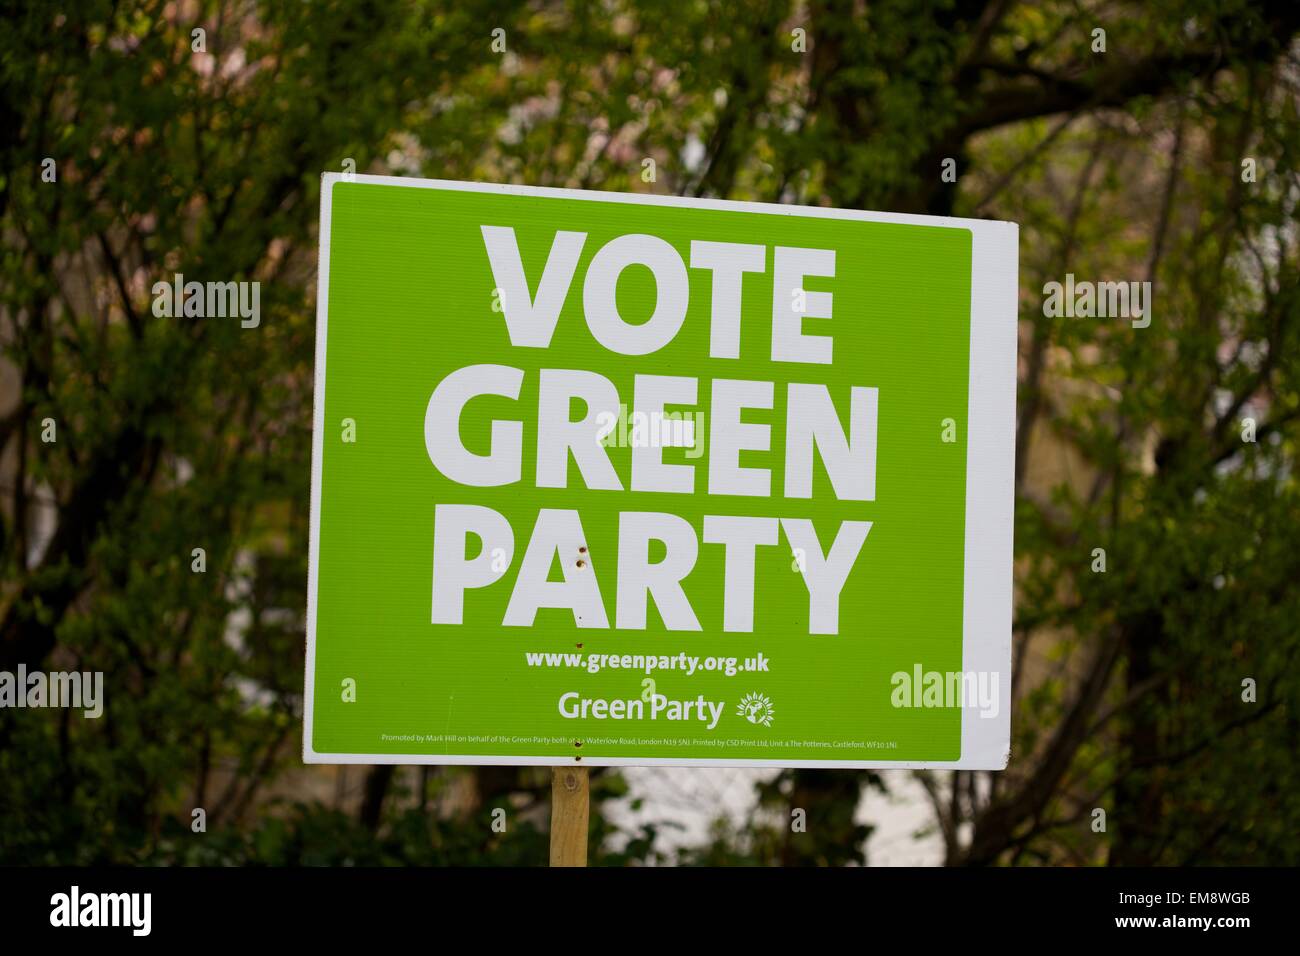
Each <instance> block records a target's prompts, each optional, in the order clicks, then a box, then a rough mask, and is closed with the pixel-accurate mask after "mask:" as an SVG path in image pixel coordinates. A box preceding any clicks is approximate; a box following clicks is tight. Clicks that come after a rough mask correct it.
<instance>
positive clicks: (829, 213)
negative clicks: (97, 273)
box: [302, 172, 1020, 770]
mask: <svg viewBox="0 0 1300 956" xmlns="http://www.w3.org/2000/svg"><path fill="white" fill-rule="evenodd" d="M338 182H357V183H362V184H369V185H376V186H406V187H411V188H415V189H444V190H460V191H466V192H481V193H498V194H503V195H508V196H540V197H550V198H557V199H578V200H586V201H594V202H616V203H618V202H622V203H640V204H644V205H652V206H684V207H688V208H693V209H719V210H723V211H727V212H754V213H764V214H767V215H777V216H806V217H812V218H825V219H856V220H860V221H863V222H884V223H899V224H907V225H918V226H939V227H946V228H963V229H968V230H970V233H971V311H970V336H971V341H970V362H969V369H970V381H969V389H970V391H969V398H968V405H967V435H966V449H967V454H966V551H965V596H964V606H963V609H962V622H963V633H962V667H963V669H964V670H965V671H966V672H967V673H975V674H980V673H984V674H990V675H992V674H996V675H997V685H996V686H997V691H998V693H997V701H998V710H997V714H996V715H995V716H991V717H985V716H983V715H981V714H980V712H979V708H978V707H977V706H974V705H968V706H966V707H964V708H963V711H962V727H961V757H960V759H958V760H922V761H916V760H752V759H731V760H729V759H725V758H688V757H603V756H599V755H596V754H583V755H582V757H581V759H578V758H576V757H568V756H554V757H540V756H529V757H513V756H497V755H468V754H334V753H320V752H318V751H317V750H315V748H313V747H312V743H311V742H312V711H313V708H314V701H315V665H316V587H317V570H318V568H319V565H320V495H321V459H322V454H323V443H324V434H325V346H326V341H327V338H328V336H327V329H328V323H329V250H330V205H331V201H332V199H333V193H334V184H335V183H338ZM1019 236H1020V227H1019V226H1018V225H1017V224H1016V223H1013V222H1001V221H998V220H989V219H961V218H956V217H946V216H915V215H909V214H905V213H888V212H866V211H862V210H856V209H831V208H828V207H824V206H793V205H783V204H779V203H761V202H738V201H734V200H725V199H691V198H686V197H682V196H659V195H652V194H648V193H616V192H600V191H597V190H581V189H558V188H552V187H544V186H512V185H503V184H498V183H468V182H456V181H452V180H445V179H415V178H407V177H402V176H371V175H364V174H360V173H356V174H347V175H344V174H342V173H335V172H327V173H323V174H322V175H321V200H320V245H319V250H318V252H319V256H318V269H317V284H316V369H315V381H314V387H313V393H312V404H313V411H312V442H311V544H310V550H309V553H308V559H307V647H306V668H305V670H306V678H305V684H304V690H303V737H302V751H303V757H302V759H303V762H304V763H307V764H410V765H415V764H451V765H461V766H474V765H498V766H576V765H585V766H590V767H807V768H828V769H829V768H840V769H862V770H919V769H929V770H942V769H948V770H1003V769H1005V768H1006V766H1007V762H1008V760H1009V759H1010V733H1011V706H1010V705H1011V603H1012V561H1013V552H1012V547H1013V540H1012V536H1013V521H1014V504H1015V502H1014V487H1015V485H1014V482H1015V478H1014V475H1015V421H1016V363H1017V341H1018V340H1017V300H1018V281H1019V279H1018V270H1019ZM936 427H937V426H936Z"/></svg>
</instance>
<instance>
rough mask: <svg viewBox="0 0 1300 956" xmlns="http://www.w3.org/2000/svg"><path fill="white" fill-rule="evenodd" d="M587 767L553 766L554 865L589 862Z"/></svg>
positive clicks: (552, 841) (589, 799)
mask: <svg viewBox="0 0 1300 956" xmlns="http://www.w3.org/2000/svg"><path fill="white" fill-rule="evenodd" d="M590 801H591V787H590V781H589V780H588V777H587V768H586V767H577V766H574V767H552V768H551V866H586V865H587V810H588V807H589V805H590Z"/></svg>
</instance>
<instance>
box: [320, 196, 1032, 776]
mask: <svg viewBox="0 0 1300 956" xmlns="http://www.w3.org/2000/svg"><path fill="white" fill-rule="evenodd" d="M1016 240H1017V231H1016V227H1015V225H1014V224H1010V223H1000V222H986V221H975V220H961V219H939V218H928V217H920V216H904V215H890V214H882V213H867V212H858V211H849V210H835V209H824V208H805V207H794V206H779V205H767V204H759V203H741V202H724V201H713V200H687V199H679V198H673V197H664V196H646V195H628V194H618V193H599V192H582V191H575V190H562V189H533V188H526V187H518V186H498V185H484V184H472V183H455V182H440V181H429V180H413V179H398V178H388V177H375V176H348V177H343V176H339V175H335V174H327V175H326V176H325V177H324V178H323V183H322V200H321V252H320V280H319V301H318V318H317V353H316V396H315V398H316V405H315V430H314V447H313V482H312V529H311V534H312V537H311V563H310V581H309V607H308V633H307V681H306V697H305V706H304V758H305V759H306V760H307V761H309V762H318V763H337V762H365V763H375V762H391V763H532V764H560V763H572V762H575V761H577V760H579V759H580V760H581V761H582V762H583V763H587V764H598V765H604V764H705V765H734V766H739V765H755V766H809V767H819V766H826V767H830V766H852V767H907V766H951V767H970V768H983V769H996V768H1001V767H1004V766H1005V765H1006V760H1007V748H1008V739H1009V733H1008V732H1009V706H1008V702H1009V693H1010V641H1011V560H1012V558H1011V543H1012V470H1013V469H1012V458H1013V447H1014V442H1013V431H1014V414H1015V362H1016V268H1017V246H1016Z"/></svg>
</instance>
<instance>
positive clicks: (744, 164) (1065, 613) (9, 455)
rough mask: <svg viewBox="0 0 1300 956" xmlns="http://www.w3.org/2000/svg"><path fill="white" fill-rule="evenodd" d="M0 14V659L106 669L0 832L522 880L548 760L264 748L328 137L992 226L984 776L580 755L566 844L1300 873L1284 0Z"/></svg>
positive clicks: (341, 167)
mask: <svg viewBox="0 0 1300 956" xmlns="http://www.w3.org/2000/svg"><path fill="white" fill-rule="evenodd" d="M0 11H3V28H0V257H2V259H0V261H2V265H0V350H2V351H0V670H4V671H10V672H15V671H16V670H17V668H18V667H19V666H20V665H22V666H25V667H27V668H28V669H43V670H46V671H57V670H65V671H66V670H79V671H102V672H103V673H104V675H105V677H104V680H105V697H106V706H105V710H104V715H103V717H102V718H100V719H98V720H88V719H84V718H83V717H82V716H81V714H80V712H79V711H72V710H67V709H62V710H60V709H53V708H50V709H38V710H16V709H0V863H22V864H55V863H66V864H89V863H110V862H111V863H135V864H254V863H255V864H276V865H319V864H454V865H466V864H506V865H513V864H519V865H537V864H541V863H543V862H544V861H545V859H546V840H547V834H546V829H547V826H548V819H549V807H548V802H549V799H550V772H549V770H548V769H545V768H541V769H533V768H513V767H480V768H457V767H424V768H416V767H391V766H380V767H364V766H350V767H312V768H307V767H304V765H303V764H302V761H301V757H300V748H301V707H302V684H303V640H304V609H305V604H306V594H305V589H306V580H307V569H306V560H307V538H308V485H309V476H310V466H309V458H310V446H311V441H310V439H311V434H310V429H311V407H312V406H311V403H312V360H313V341H314V326H315V302H314V300H315V266H316V242H317V235H316V229H317V220H318V200H319V177H320V174H321V172H323V171H326V170H336V171H345V170H348V169H349V168H351V169H355V170H356V171H357V172H371V173H386V174H392V175H399V176H404V175H409V176H425V177H433V178H442V179H462V180H478V181H489V182H510V183H523V184H529V185H539V186H567V187H577V188H586V189H603V190H621V191H633V192H653V193H663V194H673V195H684V196H708V197H719V198H730V199H745V200H760V201H765V202H782V203H800V204H807V205H832V206H839V207H850V208H866V209H875V210H888V211H898V212H915V213H931V214H939V215H959V216H970V217H986V218H995V219H1006V220H1013V221H1015V222H1018V223H1020V227H1021V247H1020V253H1021V266H1020V279H1021V287H1020V316H1019V322H1020V365H1019V374H1020V383H1019V416H1018V423H1017V435H1016V439H1017V442H1016V444H1017V458H1016V483H1017V512H1016V536H1015V537H1016V582H1017V596H1016V612H1015V632H1014V666H1015V672H1014V706H1013V712H1012V734H1013V740H1012V756H1011V764H1010V767H1009V769H1008V770H1007V771H1005V772H1003V773H998V774H990V773H983V772H978V773H977V772H926V773H914V772H908V771H889V772H867V771H859V772H854V771H784V772H776V771H758V770H699V769H690V770H686V769H669V768H647V769H628V770H617V771H616V770H595V771H593V780H592V789H593V808H592V821H591V827H592V834H591V838H592V862H593V863H597V864H607V865H639V864H647V865H671V864H681V865H692V864H713V865H733V864H734V865H788V866H796V865H825V866H838V865H852V864H891V863H915V864H948V865H961V864H975V865H980V864H999V865H1045V864H1046V865H1052V864H1055V865H1104V864H1111V865H1187V864H1192V865H1195V864H1255V863H1274V864H1296V863H1297V862H1300V800H1298V799H1297V797H1296V794H1297V792H1300V768H1298V767H1297V761H1296V754H1297V751H1298V750H1300V720H1298V717H1300V715H1298V713H1297V705H1298V703H1300V694H1298V691H1300V668H1298V667H1297V649H1298V648H1300V625H1298V623H1297V622H1298V621H1300V613H1298V612H1300V547H1298V546H1297V542H1298V541H1300V486H1298V484H1297V475H1296V470H1295V465H1296V458H1297V453H1298V451H1300V445H1298V443H1300V376H1298V375H1297V372H1300V285H1297V277H1298V276H1300V236H1298V235H1297V228H1296V208H1297V204H1298V203H1300V177H1298V176H1297V172H1296V160H1297V155H1298V154H1300V116H1298V114H1297V105H1298V102H1300V40H1298V39H1297V35H1298V34H1300V4H1297V3H1295V2H1294V0H1249V2H1248V0H1142V2H1118V0H1116V2H1110V0H1106V2H1103V0H1041V2H1020V3H1017V2H1014V0H884V2H865V0H808V2H801V0H744V2H739V0H738V2H720V0H674V2H672V3H666V2H654V0H646V2H641V0H596V2H584V0H574V2H569V3H564V2H552V0H533V2H509V0H494V2H477V0H461V2H455V3H430V2H408V0H382V2H381V0H375V2H367V0H355V2H353V0H324V2H302V0H283V2H238V0H235V2H229V3H213V2H198V0H192V2H191V0H186V2H155V3H149V2H126V0H121V2H116V0H114V2H110V0H96V2H79V3H78V2H73V3H61V4H60V3H45V2H41V3H26V2H21V0H19V2H16V0H0ZM349 164H351V166H349ZM178 272H179V273H183V274H187V275H189V276H191V277H193V278H198V279H205V280H221V281H243V280H256V281H259V282H260V283H261V310H262V311H261V324H260V326H259V327H258V328H257V329H255V330H253V329H241V328H240V324H239V322H238V321H220V320H218V321H210V320H193V319H190V320H186V319H174V318H165V317H158V316H156V315H155V314H154V312H153V309H152V308H151V305H152V297H151V291H150V290H151V288H152V287H153V284H154V283H155V282H158V281H160V280H162V281H170V280H171V278H172V276H173V275H174V274H175V273H178ZM1067 275H1073V276H1074V277H1075V280H1076V281H1085V280H1086V281H1090V282H1104V281H1124V282H1148V281H1149V282H1150V283H1152V286H1151V288H1152V290H1153V307H1152V310H1151V313H1150V315H1151V322H1150V325H1149V326H1148V327H1145V328H1136V327H1134V326H1133V324H1132V323H1131V322H1129V321H1128V320H1126V319H1116V318H1098V317H1092V318H1088V317H1065V316H1056V315H1055V314H1048V313H1051V312H1053V310H1051V309H1050V308H1049V309H1045V301H1046V299H1047V298H1048V296H1047V295H1046V290H1045V286H1046V285H1047V283H1049V282H1062V283H1064V282H1065V281H1066V277H1067ZM905 319H906V317H902V316H901V317H900V321H904V320H905ZM50 420H52V421H53V422H54V423H55V426H56V432H55V433H54V434H53V436H52V435H51V433H50V431H49V425H48V422H49V421H50ZM51 437H54V440H51ZM196 547H202V548H204V549H205V553H206V571H205V572H204V573H194V571H193V570H192V552H193V549H194V548H196ZM1099 562H1100V563H1099ZM1103 568H1104V570H1102V569H1103ZM496 808H502V809H505V810H506V817H505V818H506V820H507V826H506V829H505V832H497V830H494V829H493V827H492V825H491V824H492V820H493V810H494V809H496ZM196 809H201V810H202V811H203V813H202V814H201V815H200V814H196V813H195V810H196ZM798 809H802V810H804V811H805V814H806V820H807V827H806V832H794V831H792V827H791V820H792V811H794V810H798ZM1099 811H1100V815H1099ZM200 817H202V820H203V822H204V827H205V828H204V829H203V831H202V832H196V830H195V827H196V825H197V824H196V821H197V820H199V818H200ZM497 829H499V827H498V828H497Z"/></svg>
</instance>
